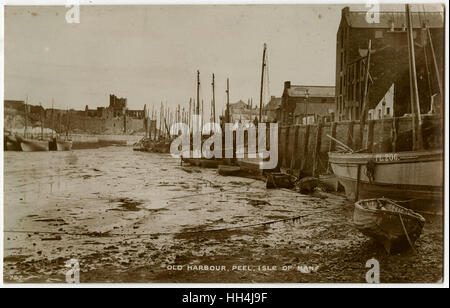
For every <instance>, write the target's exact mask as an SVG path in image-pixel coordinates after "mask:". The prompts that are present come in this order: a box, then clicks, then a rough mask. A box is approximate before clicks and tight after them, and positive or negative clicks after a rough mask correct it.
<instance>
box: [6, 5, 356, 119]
mask: <svg viewBox="0 0 450 308" xmlns="http://www.w3.org/2000/svg"><path fill="white" fill-rule="evenodd" d="M342 7H343V5H336V6H311V5H298V6H82V7H81V14H80V23H79V24H68V23H66V20H65V15H66V11H67V10H68V9H67V8H65V7H64V6H59V7H56V6H55V7H6V8H5V99H17V100H24V99H25V97H26V95H28V97H29V103H31V104H39V103H42V105H43V106H44V107H50V106H51V104H52V98H53V99H54V103H55V106H56V107H59V108H66V107H69V108H74V109H84V106H85V105H86V104H88V105H89V107H90V108H96V107H97V106H107V105H108V104H109V94H110V93H114V94H116V95H117V96H119V97H127V98H128V107H129V108H130V109H141V108H143V105H144V104H147V106H149V107H150V106H151V105H152V104H155V105H159V104H160V102H161V101H163V102H164V103H165V102H168V103H169V105H171V106H175V105H176V104H182V105H184V106H186V107H187V106H188V102H189V98H190V97H195V95H196V88H195V87H196V71H197V69H199V70H200V73H201V84H202V85H201V96H202V98H203V99H204V102H205V109H206V112H209V104H210V100H211V74H212V73H215V75H216V101H217V107H216V108H217V110H218V112H220V111H221V110H222V108H223V106H224V104H225V101H226V95H225V87H226V78H227V77H229V78H230V100H231V102H235V101H237V100H238V99H243V100H245V101H246V100H247V99H248V98H253V102H254V104H256V103H257V102H259V87H260V78H261V58H262V51H263V44H264V43H267V48H268V49H267V53H268V70H269V79H268V80H269V91H270V94H271V95H276V96H280V95H281V93H282V89H283V82H284V81H285V80H290V81H291V82H292V83H293V84H303V85H334V83H335V80H334V79H335V73H334V72H335V52H336V50H335V48H336V45H335V44H336V32H337V28H338V25H339V22H340V17H341V9H342ZM362 7H364V6H362ZM352 8H355V6H353V7H352ZM359 8H361V6H359ZM269 91H268V92H267V93H266V98H265V102H267V101H268V95H269Z"/></svg>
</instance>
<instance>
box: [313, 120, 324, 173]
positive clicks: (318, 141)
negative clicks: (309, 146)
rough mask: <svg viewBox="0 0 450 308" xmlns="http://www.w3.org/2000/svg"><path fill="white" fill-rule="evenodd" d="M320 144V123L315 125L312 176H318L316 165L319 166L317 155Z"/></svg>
mask: <svg viewBox="0 0 450 308" xmlns="http://www.w3.org/2000/svg"><path fill="white" fill-rule="evenodd" d="M321 143H322V123H319V124H317V133H316V144H315V146H314V163H313V174H312V175H313V176H314V177H317V176H318V174H317V173H318V170H317V169H318V165H319V159H320V157H319V154H320V145H321Z"/></svg>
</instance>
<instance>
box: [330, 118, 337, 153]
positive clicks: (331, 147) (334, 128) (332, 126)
mask: <svg viewBox="0 0 450 308" xmlns="http://www.w3.org/2000/svg"><path fill="white" fill-rule="evenodd" d="M336 127H337V123H336V122H332V123H331V137H333V138H335V139H336ZM329 139H330V146H329V149H328V151H329V152H333V151H334V149H335V147H336V146H335V142H334V140H333V139H331V138H329Z"/></svg>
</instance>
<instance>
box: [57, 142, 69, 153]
mask: <svg viewBox="0 0 450 308" xmlns="http://www.w3.org/2000/svg"><path fill="white" fill-rule="evenodd" d="M72 144H73V143H72V141H70V140H69V141H56V149H57V150H58V151H70V150H72Z"/></svg>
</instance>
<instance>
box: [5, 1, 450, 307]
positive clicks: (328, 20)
mask: <svg viewBox="0 0 450 308" xmlns="http://www.w3.org/2000/svg"><path fill="white" fill-rule="evenodd" d="M32 4H33V5H32ZM446 13H447V7H446V5H445V4H444V3H431V2H424V3H411V4H405V3H397V4H396V3H392V4H383V3H381V4H380V3H377V2H370V3H364V2H360V3H356V4H355V3H353V4H351V3H349V4H342V3H340V4H336V3H332V2H330V3H323V2H322V3H317V4H314V3H309V4H303V3H286V4H275V3H273V4H269V3H266V4H264V3H261V4H251V5H250V4H246V3H245V2H242V3H235V4H214V5H208V4H206V3H202V4H197V5H193V4H189V3H188V2H187V3H181V2H180V3H178V4H171V5H162V4H158V5H157V4H151V3H145V2H143V3H141V4H133V5H130V4H128V5H127V4H126V3H122V4H121V5H117V3H115V4H101V5H100V4H96V3H95V1H93V2H92V1H86V3H85V2H83V1H81V2H77V1H69V2H67V3H66V2H64V1H61V2H59V3H57V4H55V5H48V4H38V5H36V4H35V3H30V4H29V5H26V4H22V5H14V3H6V4H5V5H4V6H3V17H2V18H3V21H4V24H3V28H4V29H3V33H4V37H3V45H4V50H3V58H4V67H3V69H4V91H3V100H4V103H3V110H2V112H3V116H2V119H3V132H4V133H3V151H2V155H3V170H2V171H3V177H2V178H3V200H2V202H3V203H2V204H3V208H2V214H3V249H2V254H3V258H2V259H3V277H2V278H3V283H4V284H5V285H13V286H14V285H17V284H24V283H27V284H28V283H39V284H42V283H47V284H66V283H81V284H89V283H152V284H154V283H240V284H242V283H244V284H255V283H281V284H283V283H321V284H336V283H352V284H366V283H415V284H417V283H427V284H432V285H437V286H439V285H442V284H443V283H445V282H444V281H445V279H444V272H445V265H446V262H448V256H447V261H445V258H444V247H445V243H446V241H448V239H447V238H446V237H445V232H444V231H445V228H446V225H445V222H446V216H445V215H448V213H447V211H446V210H445V209H446V205H445V204H444V203H445V202H444V200H445V198H446V196H445V189H444V187H445V186H444V161H445V158H444V151H445V139H446V138H445V123H446V121H448V119H446V117H445V115H446V105H445V104H446V97H445V95H444V94H445V93H446V89H445V85H446V83H445V76H446V74H447V73H448V72H447V71H446V60H447V59H446V52H445V51H444V49H445V46H446V36H447V35H448V34H447V33H446V29H447V28H446V22H448V21H447V20H446V19H447V18H448V17H447V16H446ZM447 284H448V281H447ZM256 295H258V294H252V300H253V301H254V302H258V301H264V299H265V297H264V296H263V295H262V294H259V295H258V296H256ZM186 296H187V297H186V301H190V302H196V300H200V299H199V298H196V297H195V296H196V295H195V294H187V295H186ZM203 300H204V301H207V300H210V299H209V298H207V297H205V298H203ZM211 300H212V299H211ZM216 300H219V299H216ZM223 300H225V299H223Z"/></svg>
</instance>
